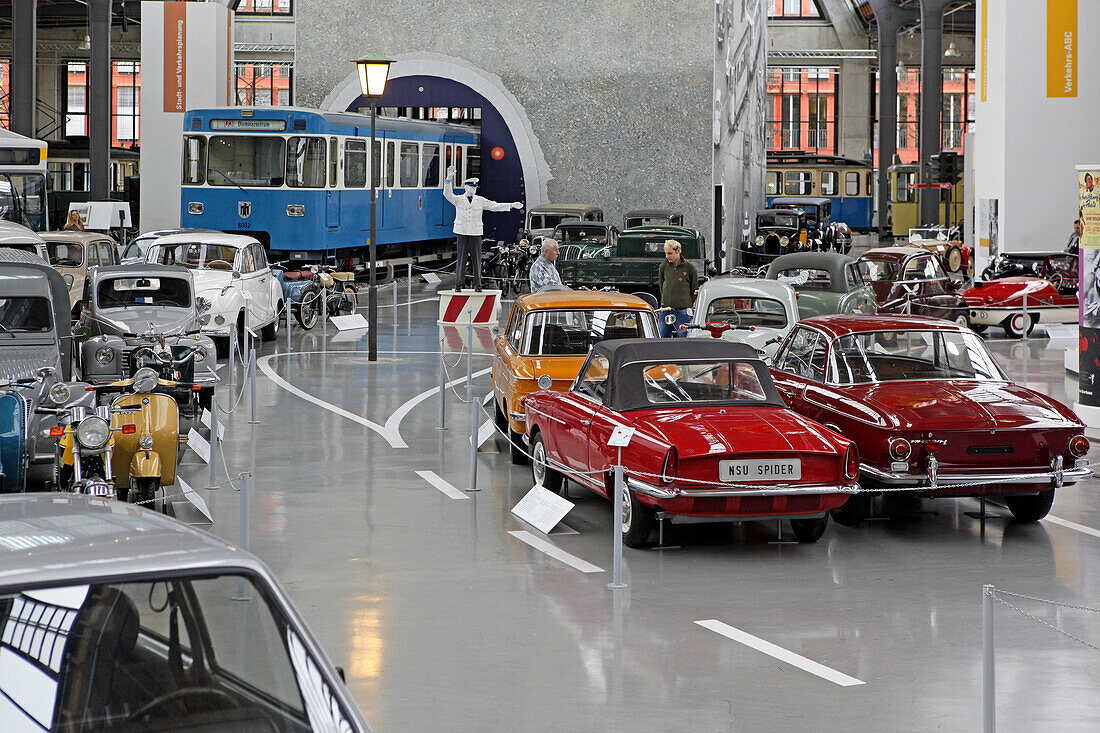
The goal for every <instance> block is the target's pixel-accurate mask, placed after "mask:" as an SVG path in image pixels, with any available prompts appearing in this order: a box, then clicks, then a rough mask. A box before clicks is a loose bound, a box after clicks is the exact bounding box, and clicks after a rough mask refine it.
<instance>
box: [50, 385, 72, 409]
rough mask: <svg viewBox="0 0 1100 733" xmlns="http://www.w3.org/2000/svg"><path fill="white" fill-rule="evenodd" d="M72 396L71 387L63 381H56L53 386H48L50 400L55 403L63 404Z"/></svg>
mask: <svg viewBox="0 0 1100 733" xmlns="http://www.w3.org/2000/svg"><path fill="white" fill-rule="evenodd" d="M72 396H73V391H72V389H70V388H69V385H67V384H65V383H64V382H58V383H57V384H55V385H54V386H52V387H50V402H52V403H54V404H55V405H63V404H65V403H66V402H68V401H69V400H70V399H71V398H72Z"/></svg>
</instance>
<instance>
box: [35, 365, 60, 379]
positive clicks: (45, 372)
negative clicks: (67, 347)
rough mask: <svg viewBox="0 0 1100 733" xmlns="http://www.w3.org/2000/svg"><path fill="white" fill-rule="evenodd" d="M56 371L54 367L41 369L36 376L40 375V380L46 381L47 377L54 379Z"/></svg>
mask: <svg viewBox="0 0 1100 733" xmlns="http://www.w3.org/2000/svg"><path fill="white" fill-rule="evenodd" d="M56 371H57V370H56V369H54V368H53V367H39V368H38V371H37V372H36V374H38V378H39V379H45V378H46V377H52V376H53V374H54V372H56Z"/></svg>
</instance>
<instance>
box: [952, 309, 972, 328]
mask: <svg viewBox="0 0 1100 733" xmlns="http://www.w3.org/2000/svg"><path fill="white" fill-rule="evenodd" d="M951 320H953V321H954V322H955V323H957V324H958V325H960V326H962V327H963V328H970V314H968V313H967V312H966V311H963V312H962V313H959V314H957V315H956V316H955V317H954V318H952V319H951Z"/></svg>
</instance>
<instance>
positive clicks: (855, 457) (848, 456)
mask: <svg viewBox="0 0 1100 733" xmlns="http://www.w3.org/2000/svg"><path fill="white" fill-rule="evenodd" d="M844 478H846V479H848V480H849V481H855V480H856V479H857V478H859V451H858V450H856V446H855V443H853V444H852V445H849V446H848V452H847V453H845V454H844Z"/></svg>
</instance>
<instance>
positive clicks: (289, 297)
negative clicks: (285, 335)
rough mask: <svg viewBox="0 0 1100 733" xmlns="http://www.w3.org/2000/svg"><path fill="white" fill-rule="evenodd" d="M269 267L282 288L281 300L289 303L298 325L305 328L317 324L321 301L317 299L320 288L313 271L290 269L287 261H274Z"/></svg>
mask: <svg viewBox="0 0 1100 733" xmlns="http://www.w3.org/2000/svg"><path fill="white" fill-rule="evenodd" d="M271 269H272V271H273V272H274V273H275V279H276V280H278V281H279V285H281V286H282V288H283V300H284V301H285V302H286V303H289V304H290V309H291V312H292V313H294V319H295V320H296V321H298V325H300V326H301V327H302V328H306V329H309V328H313V327H314V326H315V325H317V317H318V316H319V315H320V313H321V301H320V300H318V297H320V294H321V288H320V286H319V285H318V284H317V282H318V280H317V279H316V278H315V277H314V273H313V271H312V270H310V269H301V270H291V269H290V268H289V263H288V262H275V263H273V264H272V265H271Z"/></svg>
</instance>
